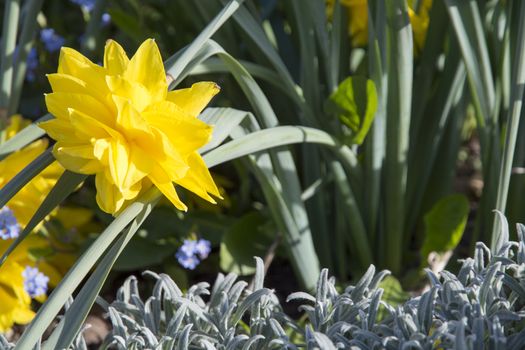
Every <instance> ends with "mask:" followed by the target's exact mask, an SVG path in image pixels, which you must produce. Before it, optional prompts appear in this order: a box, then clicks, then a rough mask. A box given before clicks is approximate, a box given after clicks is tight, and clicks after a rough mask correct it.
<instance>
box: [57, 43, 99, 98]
mask: <svg viewBox="0 0 525 350" xmlns="http://www.w3.org/2000/svg"><path fill="white" fill-rule="evenodd" d="M58 73H63V74H67V75H71V76H74V77H76V78H78V79H80V80H82V81H84V82H85V84H86V87H87V88H89V89H90V90H96V89H98V90H99V91H100V92H101V93H104V94H106V93H107V91H108V88H107V86H106V81H105V79H104V77H105V75H106V70H105V69H104V68H103V67H100V66H99V65H96V64H94V63H93V62H91V61H90V60H89V59H87V58H86V57H85V56H83V55H82V54H81V53H80V52H78V51H76V50H73V49H71V48H68V47H62V49H61V50H60V58H59V60H58Z"/></svg>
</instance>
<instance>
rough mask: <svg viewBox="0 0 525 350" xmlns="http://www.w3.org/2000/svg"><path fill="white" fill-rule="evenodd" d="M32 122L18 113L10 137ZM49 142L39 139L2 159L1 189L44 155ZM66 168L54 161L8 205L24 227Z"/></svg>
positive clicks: (12, 124) (0, 170)
mask: <svg viewBox="0 0 525 350" xmlns="http://www.w3.org/2000/svg"><path fill="white" fill-rule="evenodd" d="M28 124H29V122H27V121H25V120H23V119H22V118H20V117H19V116H15V117H14V118H12V119H11V125H10V126H9V127H8V128H7V129H6V131H7V133H6V135H7V136H8V137H9V138H10V137H12V136H14V135H15V134H16V133H17V132H18V131H19V130H20V129H21V128H23V127H25V126H26V125H28ZM47 145H48V142H47V140H38V141H35V142H33V143H31V144H30V145H28V146H26V147H24V148H23V149H21V150H19V151H16V152H13V153H11V154H10V155H9V156H7V157H6V158H4V159H2V160H0V188H2V187H3V186H5V185H6V184H7V183H8V182H9V181H10V180H11V179H12V178H13V177H14V176H15V175H17V174H18V173H19V172H20V171H21V170H22V169H24V168H25V167H26V166H27V165H28V164H29V163H31V162H32V161H33V160H35V159H36V158H37V157H38V156H39V155H41V154H42V153H43V152H44V151H45V150H46V148H47ZM63 171H64V169H63V168H62V167H61V166H60V164H58V163H57V162H54V163H53V164H51V165H50V166H48V167H47V168H46V169H44V171H42V172H41V173H40V174H39V175H38V176H36V177H35V178H33V179H32V180H31V181H30V182H29V183H28V184H27V185H26V186H24V187H23V188H22V189H21V190H20V191H19V192H18V193H17V194H16V195H15V196H14V197H13V198H12V199H11V200H10V201H9V202H8V203H7V205H6V206H7V207H8V208H9V209H10V210H11V211H12V212H13V214H14V216H15V218H16V220H17V222H18V224H19V225H20V226H21V227H24V226H25V225H27V223H28V222H29V220H30V219H31V217H32V216H33V214H34V213H35V212H36V210H37V209H38V207H39V206H40V204H41V203H42V201H43V200H44V198H45V197H46V196H47V194H48V193H49V191H51V188H53V186H54V185H55V183H56V182H57V180H58V178H59V177H60V175H61V174H62V173H63Z"/></svg>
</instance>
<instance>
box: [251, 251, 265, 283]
mask: <svg viewBox="0 0 525 350" xmlns="http://www.w3.org/2000/svg"><path fill="white" fill-rule="evenodd" d="M254 259H255V276H254V278H253V289H254V290H258V289H262V288H263V287H264V262H263V260H262V259H261V258H259V257H258V256H256V257H254Z"/></svg>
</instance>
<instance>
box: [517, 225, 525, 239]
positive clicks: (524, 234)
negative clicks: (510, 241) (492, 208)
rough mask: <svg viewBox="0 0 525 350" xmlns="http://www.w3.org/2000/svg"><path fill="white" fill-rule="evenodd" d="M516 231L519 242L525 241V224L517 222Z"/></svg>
mask: <svg viewBox="0 0 525 350" xmlns="http://www.w3.org/2000/svg"><path fill="white" fill-rule="evenodd" d="M516 231H517V233H518V242H523V243H525V225H523V224H520V223H518V224H516Z"/></svg>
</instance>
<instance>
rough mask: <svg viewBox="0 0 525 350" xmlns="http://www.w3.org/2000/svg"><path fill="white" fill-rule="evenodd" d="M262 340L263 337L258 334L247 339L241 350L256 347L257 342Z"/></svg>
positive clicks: (249, 349)
mask: <svg viewBox="0 0 525 350" xmlns="http://www.w3.org/2000/svg"><path fill="white" fill-rule="evenodd" d="M263 339H265V338H264V336H263V335H260V334H257V335H255V336H253V337H251V338H250V339H248V341H246V343H244V345H243V346H242V350H251V349H252V347H255V346H256V344H257V342H258V341H259V340H263Z"/></svg>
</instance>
